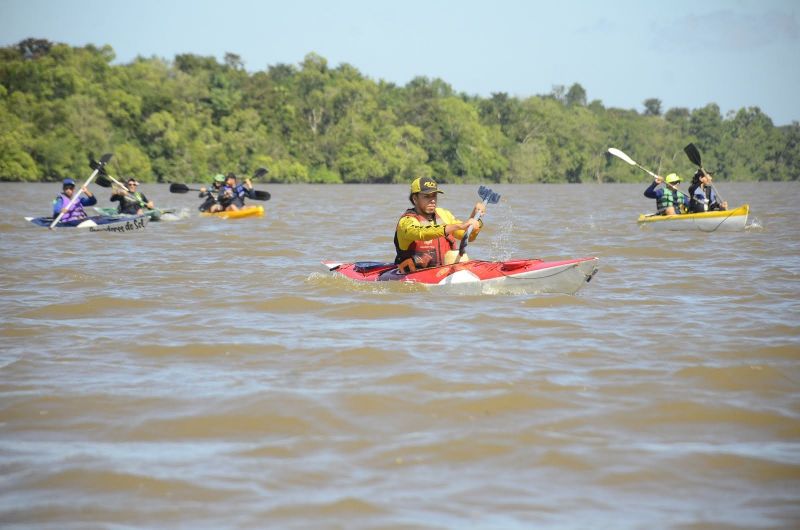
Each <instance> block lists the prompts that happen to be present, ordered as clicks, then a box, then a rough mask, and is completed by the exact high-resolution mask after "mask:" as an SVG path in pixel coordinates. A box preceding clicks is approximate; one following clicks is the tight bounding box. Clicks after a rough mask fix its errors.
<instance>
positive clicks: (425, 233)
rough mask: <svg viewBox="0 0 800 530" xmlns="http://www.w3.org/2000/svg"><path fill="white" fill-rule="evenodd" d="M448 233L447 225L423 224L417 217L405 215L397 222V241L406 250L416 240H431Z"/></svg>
mask: <svg viewBox="0 0 800 530" xmlns="http://www.w3.org/2000/svg"><path fill="white" fill-rule="evenodd" d="M445 235H447V232H446V225H437V224H432V225H426V226H423V225H422V224H421V223H420V222H419V220H418V219H417V218H415V217H403V218H401V219H400V221H398V223H397V242H398V243H399V244H400V248H401V249H403V250H405V249H407V248H408V247H409V245H411V243H413V242H414V241H430V240H431V239H436V238H437V237H443V236H445Z"/></svg>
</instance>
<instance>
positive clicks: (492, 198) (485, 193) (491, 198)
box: [478, 186, 500, 204]
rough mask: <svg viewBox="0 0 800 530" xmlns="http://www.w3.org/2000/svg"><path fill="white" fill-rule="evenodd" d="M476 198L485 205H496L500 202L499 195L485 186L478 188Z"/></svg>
mask: <svg viewBox="0 0 800 530" xmlns="http://www.w3.org/2000/svg"><path fill="white" fill-rule="evenodd" d="M478 197H480V198H481V199H483V200H484V201H486V203H487V204H497V202H498V201H499V200H500V194H499V193H495V192H493V191H492V190H491V189H489V188H487V187H486V186H481V187H480V188H478Z"/></svg>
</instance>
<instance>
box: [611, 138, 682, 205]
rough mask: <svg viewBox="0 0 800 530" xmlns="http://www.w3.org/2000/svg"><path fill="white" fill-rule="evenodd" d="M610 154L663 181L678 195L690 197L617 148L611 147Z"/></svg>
mask: <svg viewBox="0 0 800 530" xmlns="http://www.w3.org/2000/svg"><path fill="white" fill-rule="evenodd" d="M608 152H609V153H611V154H612V155H614V156H615V157H617V158H619V159H620V160H622V161H623V162H626V163H628V164H630V165H632V166H636V167H638V168H639V169H641V170H642V171H644V172H645V173H647V174H648V175H650V176H651V177H653V178H654V179H656V178H657V179H661V182H663V183H664V185H665V186H667V187H668V188H670V189H671V190H674V191H677V192H678V193H680V194H681V195H683V196H685V197H689V195H688V194H686V193H684V192H682V191H681V190H679V189H678V188H676V187H675V186H673V185H672V184H670V183H669V182H667V181H666V180H664V178H663V177H660V176H659V175H656V174H655V173H653V172H652V171H650V170H649V169H647V168H645V167H642V166H640V165H639V164H637V163H636V161H634V160H633V159H632V158H631V157H629V156H628V155H626V154H625V153H623V152H622V151H620V150H619V149H617V148H616V147H609V148H608ZM689 198H690V199H691V197H689Z"/></svg>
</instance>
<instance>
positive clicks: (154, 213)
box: [94, 206, 175, 222]
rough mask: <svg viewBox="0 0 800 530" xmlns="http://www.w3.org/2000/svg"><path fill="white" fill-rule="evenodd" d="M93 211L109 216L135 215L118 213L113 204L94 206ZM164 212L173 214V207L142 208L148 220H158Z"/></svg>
mask: <svg viewBox="0 0 800 530" xmlns="http://www.w3.org/2000/svg"><path fill="white" fill-rule="evenodd" d="M94 211H95V212H97V213H99V214H100V215H107V216H109V217H135V216H133V215H130V214H123V213H119V211H118V210H117V209H116V208H114V207H113V206H112V207H99V206H95V207H94ZM166 213H169V214H174V213H175V209H174V208H165V209H160V208H159V209H156V210H144V212H143V214H144V215H146V216H148V217H149V218H150V220H151V221H153V222H157V221H160V220H161V217H162V216H163V215H164V214H166Z"/></svg>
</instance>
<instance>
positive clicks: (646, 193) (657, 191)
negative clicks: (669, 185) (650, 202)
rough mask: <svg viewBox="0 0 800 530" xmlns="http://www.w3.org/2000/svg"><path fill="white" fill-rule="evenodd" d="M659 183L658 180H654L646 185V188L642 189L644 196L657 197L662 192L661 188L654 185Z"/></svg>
mask: <svg viewBox="0 0 800 530" xmlns="http://www.w3.org/2000/svg"><path fill="white" fill-rule="evenodd" d="M659 184H660V182H658V181H656V180H654V181H653V183H652V184H650V186H648V187H647V189H646V190H644V196H645V197H647V198H648V199H658V198H659V197H660V196H661V195H663V194H664V190H663V189H661V188H659V189H656V186H658V185H659Z"/></svg>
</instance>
